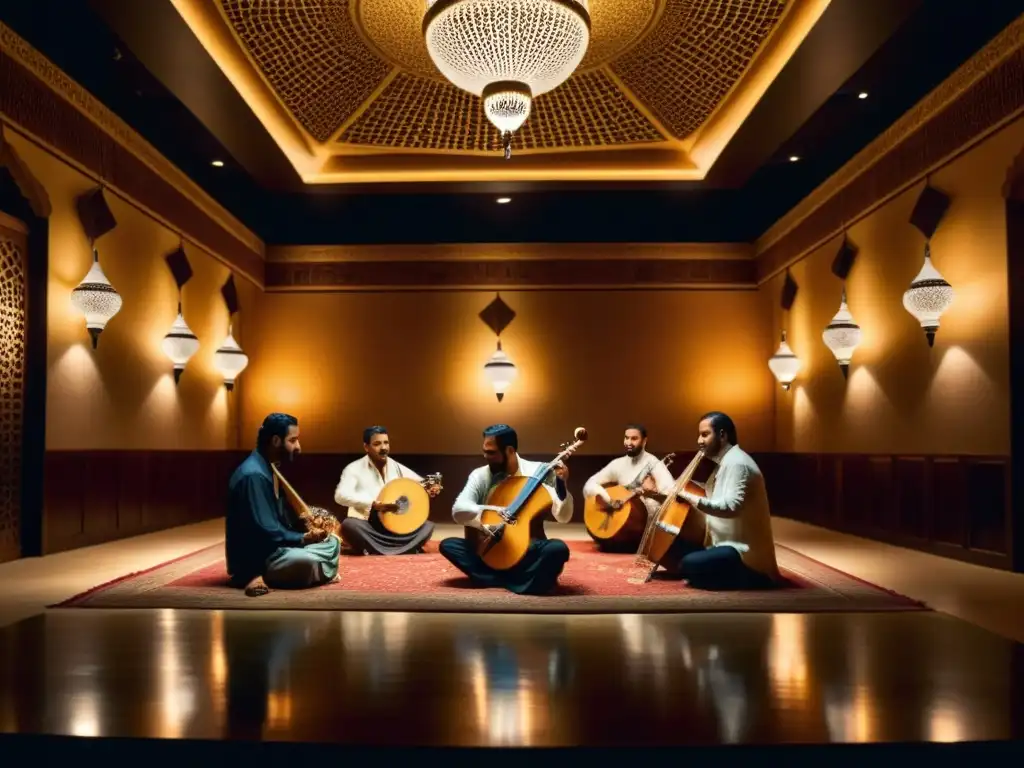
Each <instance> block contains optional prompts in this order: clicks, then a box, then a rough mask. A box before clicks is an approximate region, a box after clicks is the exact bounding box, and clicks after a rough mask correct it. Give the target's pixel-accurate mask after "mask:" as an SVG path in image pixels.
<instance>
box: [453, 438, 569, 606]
mask: <svg viewBox="0 0 1024 768" xmlns="http://www.w3.org/2000/svg"><path fill="white" fill-rule="evenodd" d="M518 449H519V437H518V435H516V431H515V430H514V429H512V427H510V426H508V425H507V424H495V425H493V426H490V427H488V428H487V429H485V430H484V447H483V452H484V460H485V461H486V462H487V464H486V465H485V466H483V467H479V468H478V469H474V470H473V471H472V472H471V473H470V475H469V479H468V480H467V481H466V487H465V488H463V489H462V491H461V492H460V493H459V495H458V498H456V499H455V504H454V505H453V506H452V518H453V519H454V520H455V522H457V523H459V524H460V525H464V526H466V527H467V528H479V529H484V528H485V526H483V525H482V524H481V522H480V515H481V513H482V512H483V511H484V509H486V508H487V507H486V502H487V496H488V494H489V493H490V492H491V489H493V488H494V487H495V486H496V485H497V484H498V483H500V482H501V481H502V480H504V479H505V478H506V477H515V476H517V475H523V476H526V477H529V476H531V475H532V474H533V473H534V472H536V471H537V470H538V469H539V468H540V467H541V466H542V465H541V464H540V463H539V462H536V461H528V460H526V459H523V458H520V456H519V453H518ZM553 474H554V476H555V477H554V478H551V476H550V475H549V476H548V477H547V478H545V481H544V484H543V486H542V489H540V490H538V493H544V492H546V493H549V494H550V495H551V504H552V506H551V514H552V516H553V517H554V518H555V520H556V521H557V522H559V523H568V522H569V521H570V520H571V519H572V510H573V502H572V494H570V493H569V490H568V489H567V488H566V486H565V481H566V479H567V478H568V477H569V468H568V467H567V466H565V464H560V465H559V466H558V467H557V468H556V469H555V471H554V473H553ZM440 549H441V554H442V555H444V556H445V557H446V558H447V559H448V561H449V562H450V563H451V564H452V565H454V566H455V567H456V568H458V569H459V570H460V571H462V572H463V573H464V574H466V575H467V576H469V578H470V579H471V580H472V581H473V582H474V583H475V584H477V585H479V586H483V587H504V588H505V589H507V590H509V591H510V592H515V593H516V594H520V595H527V594H530V595H542V594H547V593H548V592H550V591H551V590H552V589H553V588H554V586H555V584H556V583H557V582H558V577H559V576H560V575H561V573H562V569H563V568H564V567H565V564H566V563H567V562H568V561H569V547H568V546H566V544H565V542H564V541H560V540H558V539H546V540H539V541H533V542H531V543H530V549H529V551H528V552H527V554H526V557H524V558H523V560H522V562H520V563H519V564H518V565H516V566H515V567H514V568H510V569H508V570H507V571H498V570H495V569H493V568H491V567H490V566H488V565H487V564H486V563H485V562H484V561H483V559H481V557H480V556H479V555H478V554H477V553H476V551H475V550H474V549H473V547H472V544H471V543H470V542H469V541H467V540H466V539H460V538H457V537H453V538H449V539H444V540H442V541H441V546H440Z"/></svg>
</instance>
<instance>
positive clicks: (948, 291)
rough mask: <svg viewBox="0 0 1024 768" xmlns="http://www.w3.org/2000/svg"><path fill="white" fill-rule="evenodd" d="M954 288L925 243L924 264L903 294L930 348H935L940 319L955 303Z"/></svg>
mask: <svg viewBox="0 0 1024 768" xmlns="http://www.w3.org/2000/svg"><path fill="white" fill-rule="evenodd" d="M953 297H954V293H953V286H951V285H950V284H949V283H948V282H946V278H944V277H943V276H942V275H941V274H939V271H938V270H937V269H935V266H934V265H933V264H932V254H931V245H930V244H929V243H925V246H924V264H923V265H922V266H921V271H920V272H918V273H917V277H915V278H914V281H913V282H912V283H911V284H910V287H909V288H908V289H907V290H906V291H905V292H904V294H903V307H904V308H905V309H906V310H907V312H909V313H910V314H911V315H913V316H914V318H915V319H916V320H917V321H918V322H919V323H920V324H921V327H922V328H923V329H924V335H925V337H926V338H927V339H928V346H929V347H933V346H935V334H936V332H937V331H938V330H939V318H941V317H942V313H943V312H945V311H946V310H947V309H949V307H950V305H951V304H952V303H953Z"/></svg>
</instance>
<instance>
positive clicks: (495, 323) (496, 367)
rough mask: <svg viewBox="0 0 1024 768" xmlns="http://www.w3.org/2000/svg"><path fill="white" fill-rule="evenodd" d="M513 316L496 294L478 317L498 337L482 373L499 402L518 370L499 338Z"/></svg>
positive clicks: (517, 374)
mask: <svg viewBox="0 0 1024 768" xmlns="http://www.w3.org/2000/svg"><path fill="white" fill-rule="evenodd" d="M515 317H516V313H515V311H514V310H513V309H512V308H511V307H510V306H509V305H508V304H506V303H505V302H504V301H502V300H501V294H497V295H496V296H495V298H494V301H492V302H491V303H490V304H488V305H487V306H486V307H484V309H483V310H482V311H481V312H480V319H481V320H483V321H484V323H485V324H486V325H487V327H488V328H490V329H491V330H492V331H494V334H495V335H496V336H498V337H499V338H498V348H497V349H496V350H495V351H494V354H493V355H491V357H490V359H489V360H488V361H487V362H486V363H484V375H485V376H487V380H488V381H489V382H490V383H491V386H492V387H494V394H495V395H496V396H497V398H498V402H499V403H500V402H501V401H502V400H503V399H504V398H505V392H506V391H507V390H508V388H509V387H510V386H511V385H512V383H513V382H514V381H515V380H516V378H518V376H519V370H518V369H517V368H516V366H515V363H513V362H512V361H511V360H510V359H509V357H508V355H506V354H505V352H504V350H503V349H502V348H501V338H500V336H501V332H502V331H503V330H505V329H506V328H507V327H508V325H509V323H511V322H512V321H513V320H515Z"/></svg>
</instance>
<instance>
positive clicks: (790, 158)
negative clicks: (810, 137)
mask: <svg viewBox="0 0 1024 768" xmlns="http://www.w3.org/2000/svg"><path fill="white" fill-rule="evenodd" d="M799 159H800V156H799V155H790V156H789V162H791V163H795V162H797V161H798V160H799Z"/></svg>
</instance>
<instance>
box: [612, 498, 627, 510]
mask: <svg viewBox="0 0 1024 768" xmlns="http://www.w3.org/2000/svg"><path fill="white" fill-rule="evenodd" d="M625 504H626V502H624V501H623V500H622V499H612V503H611V505H610V506H611V508H612V509H613V510H615V511H616V512H618V511H619V510H620V509H622V508H623V507H624V506H625Z"/></svg>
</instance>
